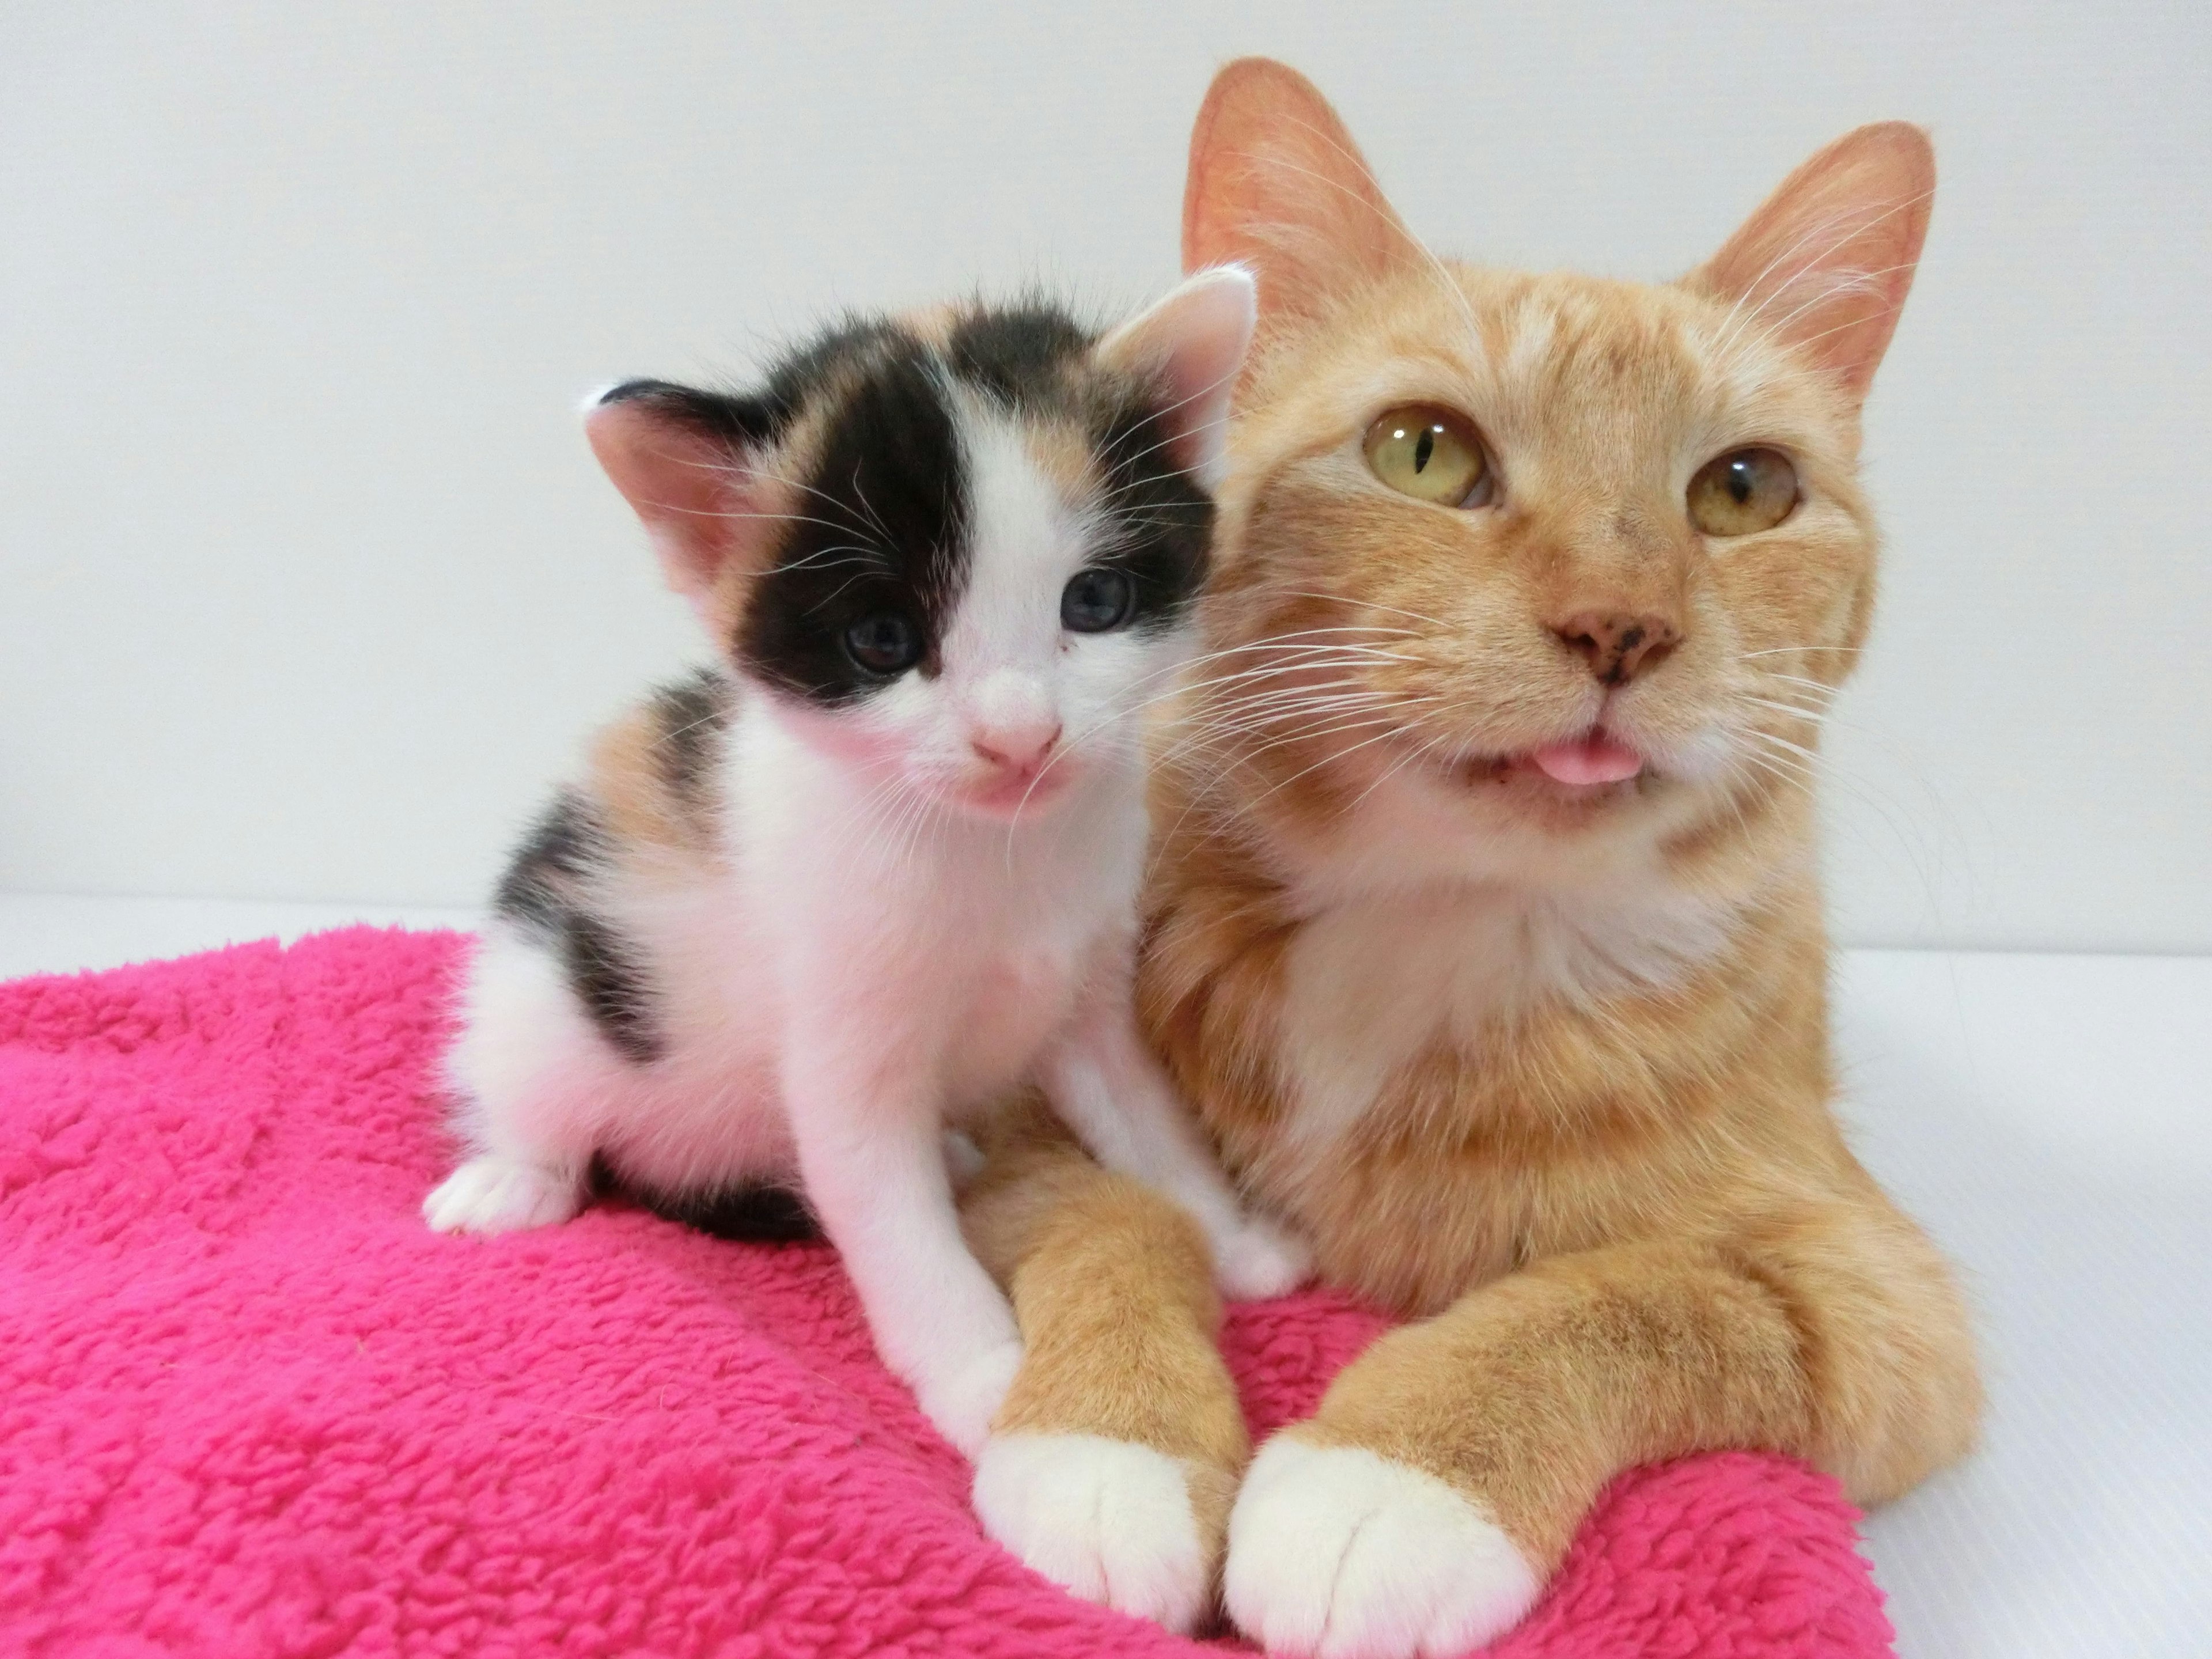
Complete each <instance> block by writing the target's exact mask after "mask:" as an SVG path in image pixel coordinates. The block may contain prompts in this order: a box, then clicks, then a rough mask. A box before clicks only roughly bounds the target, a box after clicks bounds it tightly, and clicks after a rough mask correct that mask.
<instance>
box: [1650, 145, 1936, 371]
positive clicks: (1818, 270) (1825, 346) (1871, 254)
mask: <svg viewBox="0 0 2212 1659" xmlns="http://www.w3.org/2000/svg"><path fill="white" fill-rule="evenodd" d="M1935 197H1936V154H1935V151H1934V150H1933V149H1931V148H1930V147H1929V143H1928V135H1927V134H1926V133H1924V132H1923V131H1921V130H1920V129H1919V128H1918V127H1916V126H1910V125H1906V124H1905V122H1903V121H1882V122H1879V123H1877V124H1876V125H1873V126H1867V127H1861V128H1860V129H1859V130H1858V131H1856V132H1847V133H1845V134H1844V136H1843V137H1840V138H1838V139H1837V140H1836V142H1835V143H1832V144H1830V145H1829V146H1828V147H1827V148H1826V149H1824V150H1822V151H1821V152H1820V154H1819V155H1815V156H1814V158H1813V159H1812V160H1811V161H1808V162H1806V163H1805V165H1804V166H1802V167H1799V168H1798V169H1797V171H1796V172H1795V173H1791V174H1790V176H1789V178H1787V179H1784V180H1783V183H1782V187H1781V188H1780V189H1779V190H1778V191H1775V192H1774V194H1773V195H1771V196H1770V197H1767V198H1766V200H1765V203H1764V204H1761V205H1760V207H1759V211H1758V212H1756V213H1754V214H1753V215H1752V216H1751V217H1750V218H1749V219H1748V220H1747V221H1745V222H1744V225H1743V228H1741V230H1739V231H1737V232H1736V234H1735V235H1733V236H1731V237H1730V238H1729V240H1728V246H1725V247H1723V248H1722V249H1721V251H1720V252H1718V253H1717V254H1715V255H1714V256H1713V258H1712V259H1711V262H1709V263H1708V264H1705V266H1704V268H1703V269H1701V270H1698V271H1696V272H1694V273H1693V274H1692V276H1690V277H1689V279H1688V281H1689V284H1690V286H1692V287H1693V288H1697V289H1702V290H1703V291H1705V292H1706V293H1709V294H1712V295H1716V296H1717V297H1718V298H1720V299H1722V300H1725V301H1728V302H1729V303H1730V304H1731V305H1734V306H1735V307H1738V309H1739V314H1740V315H1741V316H1746V317H1748V318H1750V319H1753V325H1755V326H1758V327H1760V328H1763V329H1765V331H1767V332H1768V333H1770V334H1771V336H1773V337H1775V338H1777V339H1779V340H1781V341H1783V342H1784V343H1787V344H1789V345H1792V346H1796V347H1797V348H1799V349H1802V350H1803V351H1804V352H1806V353H1807V354H1808V356H1811V357H1812V358H1813V359H1814V361H1815V362H1819V363H1820V364H1821V365H1822V366H1823V367H1824V368H1827V369H1828V370H1829V371H1830V372H1832V374H1835V375H1836V376H1837V377H1838V379H1839V380H1842V382H1843V384H1844V387H1845V388H1846V389H1847V390H1849V391H1850V393H1851V394H1852V395H1853V396H1854V397H1861V398H1863V397H1864V396H1865V395H1866V389H1867V386H1869V383H1871V382H1872V380H1874V372H1875V369H1876V368H1879V367H1881V355H1882V353H1883V352H1884V351H1886V350H1887V349H1888V348H1889V337H1890V335H1891V334H1892V333H1893V332H1894V331H1895V330H1896V328H1897V319H1898V313H1899V312H1901V311H1902V310H1904V308H1905V293H1906V291H1907V290H1908V289H1911V286H1912V270H1913V267H1914V266H1915V265H1916V264H1917V263H1918V262H1919V259H1920V244H1921V240H1922V239H1923V238H1924V237H1925V236H1926V235H1927V234H1928V214H1929V209H1930V208H1931V207H1932V206H1933V205H1934V203H1935Z"/></svg>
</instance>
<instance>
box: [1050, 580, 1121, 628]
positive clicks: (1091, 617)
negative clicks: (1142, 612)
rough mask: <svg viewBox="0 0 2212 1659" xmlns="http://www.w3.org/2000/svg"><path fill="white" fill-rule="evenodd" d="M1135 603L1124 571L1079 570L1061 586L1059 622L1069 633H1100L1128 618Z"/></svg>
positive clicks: (1116, 626) (1117, 626) (1117, 625)
mask: <svg viewBox="0 0 2212 1659" xmlns="http://www.w3.org/2000/svg"><path fill="white" fill-rule="evenodd" d="M1136 604H1137V590H1136V588H1135V587H1134V586H1133V585H1132V584H1131V582H1130V580H1129V578H1128V574H1127V572H1124V571H1120V570H1079V571H1077V572H1076V573H1075V574H1073V576H1071V577H1069V578H1068V579H1067V586H1065V587H1063V588H1061V589H1060V626H1061V627H1063V628H1065V629H1067V631H1068V632H1069V633H1071V634H1103V633H1105V632H1107V631H1108V630H1109V629H1115V628H1119V627H1120V626H1121V624H1122V623H1125V622H1127V621H1128V620H1129V612H1130V611H1133V610H1134V609H1135V608H1136Z"/></svg>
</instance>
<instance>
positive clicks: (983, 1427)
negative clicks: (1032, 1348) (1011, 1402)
mask: <svg viewBox="0 0 2212 1659" xmlns="http://www.w3.org/2000/svg"><path fill="white" fill-rule="evenodd" d="M1021 1368H1022V1345H1021V1344H1020V1343H1019V1342H1006V1343H1002V1344H1000V1345H999V1346H995V1347H991V1348H987V1349H985V1350H984V1351H983V1352H981V1353H980V1354H978V1355H977V1356H976V1357H975V1358H973V1359H970V1360H969V1361H967V1362H966V1363H965V1364H962V1365H959V1366H957V1367H956V1368H954V1369H953V1370H950V1371H948V1372H947V1373H946V1374H945V1376H943V1377H941V1378H939V1379H936V1380H934V1381H927V1380H925V1381H918V1382H917V1383H915V1398H916V1399H917V1400H919V1401H921V1410H922V1414H923V1415H924V1416H926V1417H927V1418H928V1419H929V1420H930V1421H931V1422H932V1423H934V1424H935V1425H937V1431H938V1433H939V1434H941V1435H943V1436H944V1437H945V1438H946V1439H947V1440H950V1441H951V1443H953V1444H954V1445H955V1446H957V1447H958V1448H959V1449H960V1455H962V1456H963V1457H970V1458H972V1457H974V1456H975V1455H976V1453H978V1452H980V1451H981V1450H982V1449H983V1442H984V1441H985V1440H986V1439H987V1438H988V1437H989V1436H990V1432H991V1419H993V1418H994V1417H996V1416H997V1415H998V1414H999V1407H1000V1406H1002V1405H1004V1404H1005V1403H1006V1390H1007V1389H1011V1388H1012V1387H1013V1386H1014V1373H1015V1372H1016V1371H1018V1370H1021Z"/></svg>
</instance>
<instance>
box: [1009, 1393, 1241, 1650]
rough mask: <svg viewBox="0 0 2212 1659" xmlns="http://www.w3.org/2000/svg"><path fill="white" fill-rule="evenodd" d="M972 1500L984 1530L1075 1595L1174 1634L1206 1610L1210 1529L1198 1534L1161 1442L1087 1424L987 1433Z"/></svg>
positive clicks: (1192, 1509) (1185, 1491)
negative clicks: (1091, 1429)
mask: <svg viewBox="0 0 2212 1659" xmlns="http://www.w3.org/2000/svg"><path fill="white" fill-rule="evenodd" d="M975 1513H976V1515H977V1516H979V1517H980V1518H981V1521H982V1522H983V1528H984V1530H985V1531H987V1532H988V1533H989V1534H991V1536H992V1537H994V1538H995V1539H997V1540H998V1541H999V1542H1000V1543H1001V1544H1003V1545H1005V1546H1006V1547H1007V1548H1008V1549H1010V1550H1012V1552H1013V1553H1015V1554H1016V1555H1018V1556H1019V1557H1020V1558H1021V1559H1022V1561H1023V1563H1024V1565H1026V1566H1028V1567H1030V1569H1031V1570H1032V1571H1036V1572H1040V1573H1042V1574H1043V1575H1044V1576H1045V1577H1048V1578H1049V1579H1051V1580H1052V1581H1053V1582H1054V1583H1056V1584H1059V1585H1060V1586H1062V1587H1063V1588H1065V1589H1069V1590H1073V1592H1074V1593H1075V1594H1076V1595H1079V1596H1081V1597H1083V1598H1084V1600H1085V1601H1097V1602H1099V1603H1100V1604H1102V1605H1103V1606H1105V1607H1113V1608H1115V1609H1117V1610H1118V1611H1120V1612H1122V1613H1131V1614H1133V1615H1134V1616H1135V1617H1137V1618H1139V1619H1149V1620H1152V1622H1153V1623H1155V1624H1158V1625H1164V1626H1166V1627H1167V1628H1168V1629H1169V1630H1171V1631H1173V1632H1176V1633H1177V1634H1178V1635H1187V1634H1188V1633H1189V1632H1190V1631H1191V1630H1192V1629H1194V1627H1195V1626H1196V1625H1197V1624H1198V1621H1199V1619H1200V1616H1201V1615H1202V1614H1203V1613H1205V1612H1206V1607H1207V1605H1208V1602H1209V1601H1210V1595H1209V1592H1210V1590H1211V1589H1212V1581H1213V1563H1214V1560H1215V1558H1216V1553H1217V1552H1218V1549H1219V1547H1220V1534H1219V1533H1218V1530H1217V1531H1215V1532H1214V1533H1213V1534H1212V1538H1211V1540H1210V1541H1209V1539H1208V1537H1207V1535H1206V1528H1205V1527H1204V1525H1203V1524H1202V1523H1201V1522H1200V1518H1199V1514H1198V1510H1197V1506H1196V1505H1195V1504H1194V1503H1193V1501H1192V1498H1191V1493H1190V1489H1189V1486H1188V1483H1187V1481H1186V1480H1185V1478H1184V1474H1183V1469H1182V1466H1181V1465H1180V1464H1178V1463H1177V1462H1176V1461H1175V1460H1174V1459H1173V1458H1171V1457H1170V1456H1168V1455H1166V1454H1165V1453H1164V1452H1158V1451H1155V1450H1153V1449H1152V1448H1151V1447H1150V1446H1142V1445H1139V1444H1137V1443H1135V1442H1133V1441H1128V1440H1111V1439H1108V1438H1105V1437H1103V1436H1100V1435H1095V1434H997V1435H993V1436H992V1437H991V1439H990V1441H989V1443H987V1444H986V1445H985V1446H984V1448H983V1450H982V1453H981V1455H979V1456H978V1457H977V1458H976V1460H975ZM1213 1524H1214V1526H1215V1528H1218V1527H1219V1525H1220V1522H1219V1519H1218V1513H1217V1516H1216V1519H1215V1521H1214V1523H1213Z"/></svg>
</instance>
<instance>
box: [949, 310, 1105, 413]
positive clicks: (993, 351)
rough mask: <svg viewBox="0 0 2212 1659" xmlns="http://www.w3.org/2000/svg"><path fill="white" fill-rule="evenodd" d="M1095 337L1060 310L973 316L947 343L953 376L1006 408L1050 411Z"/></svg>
mask: <svg viewBox="0 0 2212 1659" xmlns="http://www.w3.org/2000/svg"><path fill="white" fill-rule="evenodd" d="M1090 349H1091V335H1090V334H1089V333H1088V332H1087V331H1085V330H1084V329H1083V328H1081V327H1079V325H1077V323H1076V321H1075V319H1073V318H1072V317H1070V316H1069V315H1068V314H1067V313H1066V312H1064V311H1061V310H1060V309H1059V308H1058V307H1054V306H1048V305H1027V306H1022V307H1017V308H1013V309H1009V310H988V311H975V312H971V313H969V314H968V315H967V316H966V317H964V318H963V319H961V320H960V322H959V323H958V325H957V326H955V327H954V329H953V331H952V335H951V339H950V340H948V341H947V342H946V343H945V356H946V357H947V358H948V359H949V361H950V362H951V365H952V372H953V373H954V374H957V375H958V376H959V377H960V378H961V379H962V380H966V381H968V382H969V384H970V385H973V386H981V387H982V388H983V389H984V390H985V391H987V392H990V393H991V394H992V395H993V396H994V397H995V398H998V399H999V400H1000V402H1002V403H1007V404H1029V405H1031V406H1045V407H1049V406H1050V405H1051V404H1052V403H1053V402H1054V401H1055V400H1064V399H1065V398H1066V386H1067V379H1068V372H1069V370H1070V369H1071V368H1074V367H1075V366H1076V365H1078V364H1079V363H1080V362H1082V360H1083V357H1084V356H1085V353H1087V352H1088V351H1089V350H1090Z"/></svg>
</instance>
